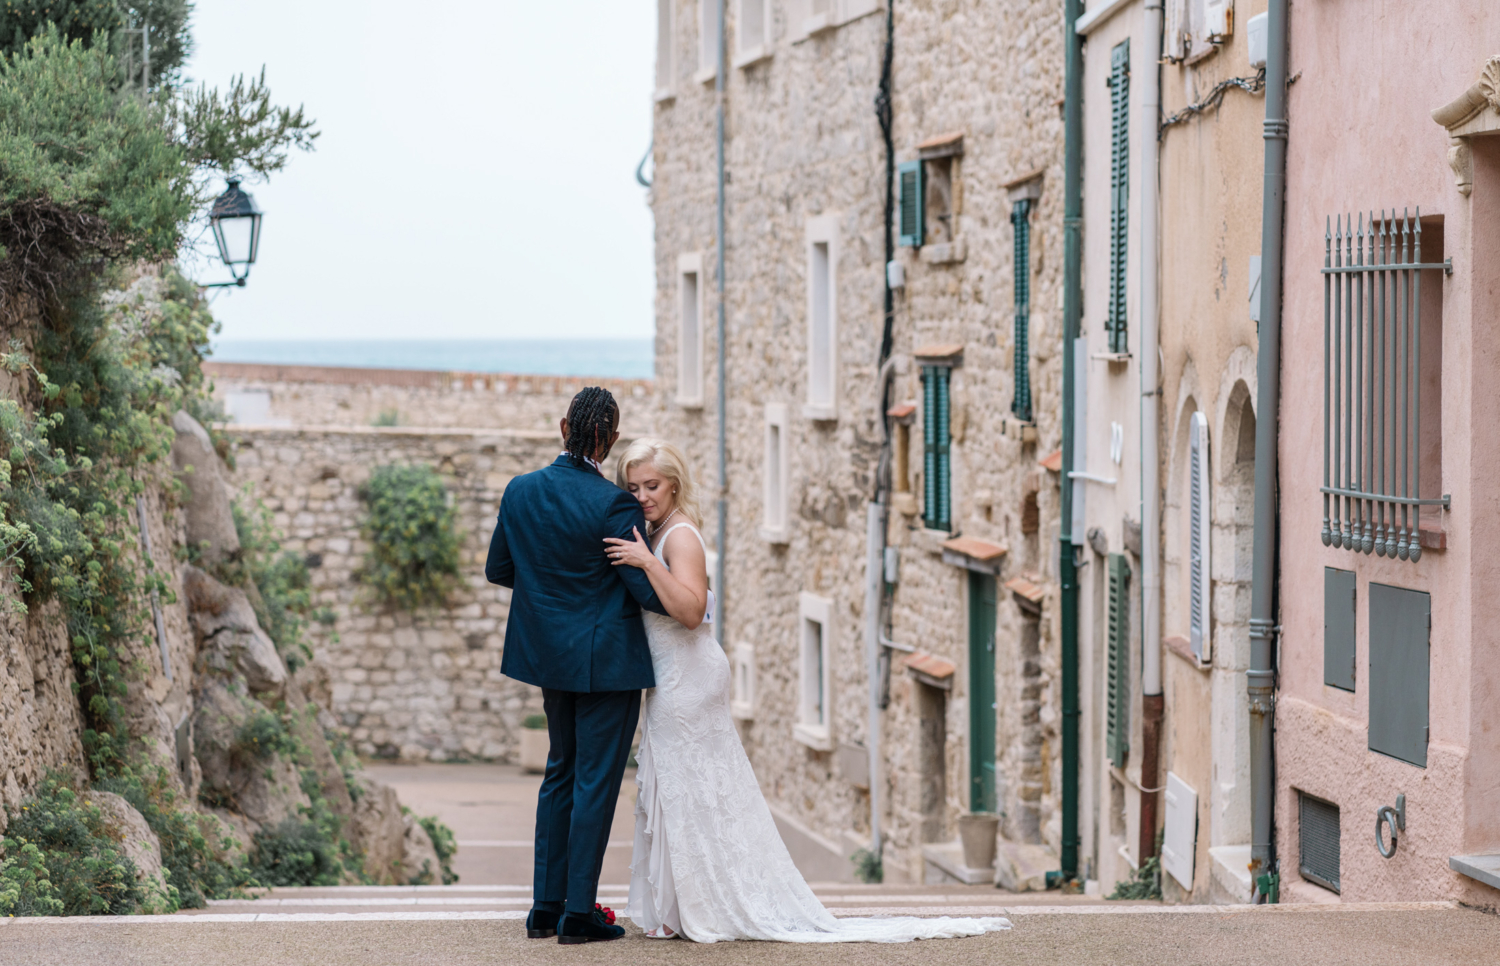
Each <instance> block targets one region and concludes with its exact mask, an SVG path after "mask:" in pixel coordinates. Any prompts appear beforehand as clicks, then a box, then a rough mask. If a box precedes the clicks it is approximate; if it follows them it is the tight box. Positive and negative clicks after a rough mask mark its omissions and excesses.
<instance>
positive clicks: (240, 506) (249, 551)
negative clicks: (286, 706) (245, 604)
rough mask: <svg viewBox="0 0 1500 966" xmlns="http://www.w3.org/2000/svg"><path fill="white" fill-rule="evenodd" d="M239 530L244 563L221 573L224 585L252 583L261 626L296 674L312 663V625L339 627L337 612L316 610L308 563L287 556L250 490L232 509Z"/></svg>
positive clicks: (230, 565)
mask: <svg viewBox="0 0 1500 966" xmlns="http://www.w3.org/2000/svg"><path fill="white" fill-rule="evenodd" d="M233 511H234V528H235V530H236V531H237V532H238V534H239V538H240V554H239V559H238V560H235V561H230V562H228V563H226V564H225V565H224V566H223V567H222V568H221V569H220V573H219V577H220V578H221V579H223V580H224V581H225V582H227V583H230V584H234V585H236V586H243V585H244V584H245V582H246V581H250V582H253V583H254V584H255V586H256V587H257V588H258V589H259V591H260V593H259V595H258V597H257V596H256V595H251V603H252V605H253V606H254V607H255V616H256V617H257V618H258V619H259V620H260V626H261V627H262V628H263V629H264V630H265V632H266V633H267V634H269V635H270V637H271V640H272V641H274V642H276V649H277V651H279V652H280V653H281V657H282V660H284V661H286V664H287V668H288V670H291V671H293V672H295V671H296V670H297V669H298V668H299V667H301V666H302V665H303V664H305V663H307V662H308V661H311V660H312V656H313V652H312V644H311V643H310V642H309V641H308V640H307V629H308V626H309V622H310V621H314V620H315V621H318V622H319V623H322V624H325V625H331V624H333V622H334V614H333V611H331V610H329V609H328V608H326V607H325V608H317V607H314V606H313V599H312V585H311V576H310V574H309V573H308V570H307V560H306V558H304V557H302V556H300V555H298V554H295V553H292V552H291V551H283V550H282V548H281V540H280V537H279V535H278V534H277V533H276V528H275V527H274V526H273V525H272V523H271V511H270V510H269V509H268V508H267V507H266V505H265V504H264V503H262V502H260V501H259V500H256V499H254V498H253V497H252V496H251V494H250V492H249V491H248V490H246V492H245V493H244V494H242V496H241V498H240V499H239V500H237V501H235V503H234V504H233Z"/></svg>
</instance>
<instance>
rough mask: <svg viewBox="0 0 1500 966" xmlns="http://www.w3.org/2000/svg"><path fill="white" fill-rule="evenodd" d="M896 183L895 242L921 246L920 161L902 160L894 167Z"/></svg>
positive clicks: (911, 246) (921, 186)
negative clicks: (897, 191) (896, 223)
mask: <svg viewBox="0 0 1500 966" xmlns="http://www.w3.org/2000/svg"><path fill="white" fill-rule="evenodd" d="M896 185H897V188H898V190H899V193H900V196H901V203H900V205H898V206H897V212H898V214H897V221H898V223H899V224H898V225H897V231H896V234H897V235H899V236H900V238H899V239H898V240H897V244H900V245H905V246H907V247H908V248H921V247H922V234H923V232H922V190H923V184H922V162H921V161H904V162H902V163H901V164H900V165H898V166H897V167H896Z"/></svg>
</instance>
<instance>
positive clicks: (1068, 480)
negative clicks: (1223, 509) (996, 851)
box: [1057, 0, 1083, 881]
mask: <svg viewBox="0 0 1500 966" xmlns="http://www.w3.org/2000/svg"><path fill="white" fill-rule="evenodd" d="M1081 16H1083V0H1063V49H1064V51H1065V54H1064V57H1065V60H1064V68H1063V135H1064V141H1063V145H1064V146H1063V317H1062V474H1061V479H1062V506H1061V511H1062V512H1061V516H1062V520H1061V524H1060V526H1059V528H1058V567H1057V579H1058V584H1059V589H1060V593H1061V600H1060V602H1059V604H1060V607H1061V611H1062V613H1061V614H1060V615H1059V616H1060V618H1061V623H1062V629H1061V631H1062V641H1061V644H1062V831H1061V838H1062V841H1061V843H1060V844H1061V855H1060V856H1059V858H1060V860H1061V861H1060V862H1059V865H1060V866H1061V869H1060V872H1061V878H1062V879H1063V880H1065V881H1066V880H1072V879H1076V878H1078V847H1079V845H1080V844H1081V843H1080V839H1079V835H1078V778H1079V760H1078V758H1079V756H1078V723H1079V717H1080V716H1081V715H1082V713H1083V712H1082V709H1081V708H1080V707H1079V705H1078V563H1077V559H1076V558H1075V557H1074V552H1075V551H1074V549H1073V478H1072V473H1073V466H1074V460H1073V449H1074V447H1075V446H1077V445H1080V441H1079V440H1077V439H1076V438H1075V437H1074V432H1073V429H1074V426H1073V418H1074V414H1073V410H1074V405H1075V399H1074V382H1075V381H1076V380H1077V379H1078V373H1076V372H1075V371H1074V364H1073V363H1074V356H1075V355H1076V353H1075V352H1074V350H1073V341H1074V340H1075V339H1076V338H1077V337H1078V334H1079V331H1080V328H1079V320H1080V317H1081V316H1082V314H1083V237H1082V234H1083V37H1081V36H1080V35H1079V33H1078V31H1077V30H1076V29H1075V26H1074V25H1075V24H1077V22H1078V18H1079V17H1081Z"/></svg>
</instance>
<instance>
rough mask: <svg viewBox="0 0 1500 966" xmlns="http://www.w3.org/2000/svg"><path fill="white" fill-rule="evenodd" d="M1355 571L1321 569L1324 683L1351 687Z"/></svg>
mask: <svg viewBox="0 0 1500 966" xmlns="http://www.w3.org/2000/svg"><path fill="white" fill-rule="evenodd" d="M1354 595H1355V589H1354V571H1352V570H1338V569H1336V568H1334V567H1324V568H1323V683H1324V684H1326V685H1328V686H1329V687H1332V688H1342V689H1344V690H1345V691H1353V690H1354Z"/></svg>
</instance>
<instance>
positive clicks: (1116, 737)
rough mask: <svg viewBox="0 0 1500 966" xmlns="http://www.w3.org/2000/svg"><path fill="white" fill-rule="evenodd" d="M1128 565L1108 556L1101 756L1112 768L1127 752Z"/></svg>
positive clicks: (1120, 763)
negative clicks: (1106, 671) (1106, 669)
mask: <svg viewBox="0 0 1500 966" xmlns="http://www.w3.org/2000/svg"><path fill="white" fill-rule="evenodd" d="M1129 641H1130V564H1129V563H1128V562H1127V561H1126V560H1125V555H1124V554H1122V553H1112V554H1110V555H1109V677H1108V680H1107V682H1106V685H1107V688H1108V694H1107V695H1106V696H1105V753H1106V754H1108V755H1109V760H1110V761H1111V762H1113V763H1114V765H1115V767H1116V768H1124V767H1125V758H1126V755H1127V754H1128V753H1129V751H1130V645H1129Z"/></svg>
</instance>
